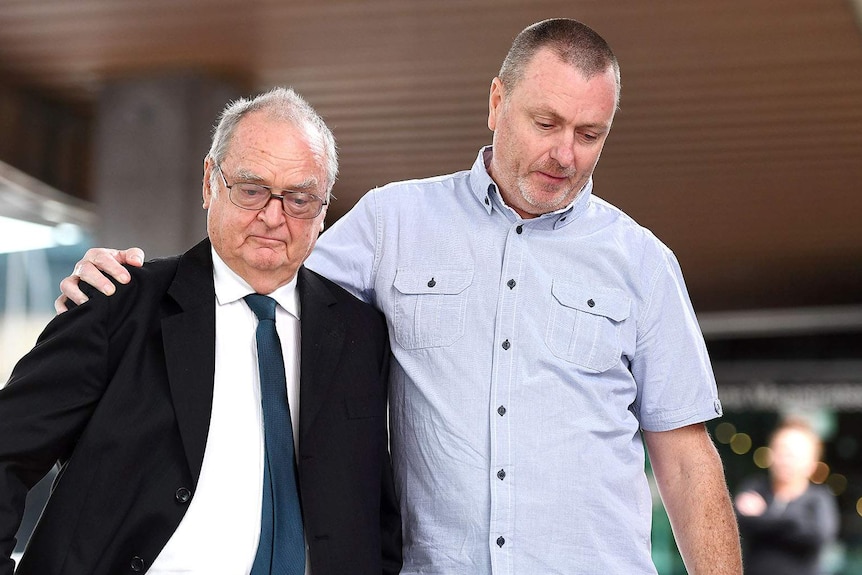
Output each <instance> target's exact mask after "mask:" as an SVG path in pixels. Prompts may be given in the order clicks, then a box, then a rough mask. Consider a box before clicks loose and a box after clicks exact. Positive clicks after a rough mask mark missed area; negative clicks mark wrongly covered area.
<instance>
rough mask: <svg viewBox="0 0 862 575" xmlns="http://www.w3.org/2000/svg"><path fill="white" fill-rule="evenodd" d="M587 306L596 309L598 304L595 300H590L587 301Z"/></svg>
mask: <svg viewBox="0 0 862 575" xmlns="http://www.w3.org/2000/svg"><path fill="white" fill-rule="evenodd" d="M587 305H588V306H590V307H596V302H594V301H593V300H591V299H588V300H587Z"/></svg>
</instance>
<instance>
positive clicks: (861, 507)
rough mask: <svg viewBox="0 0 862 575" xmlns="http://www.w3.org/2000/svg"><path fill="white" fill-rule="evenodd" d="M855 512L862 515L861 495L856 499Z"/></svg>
mask: <svg viewBox="0 0 862 575" xmlns="http://www.w3.org/2000/svg"><path fill="white" fill-rule="evenodd" d="M856 513H858V514H859V516H860V517H862V497H860V498H859V499H857V500H856Z"/></svg>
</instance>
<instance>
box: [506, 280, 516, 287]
mask: <svg viewBox="0 0 862 575" xmlns="http://www.w3.org/2000/svg"><path fill="white" fill-rule="evenodd" d="M506 285H507V286H509V289H513V288H514V287H515V285H516V284H515V280H509V281H507V282H506Z"/></svg>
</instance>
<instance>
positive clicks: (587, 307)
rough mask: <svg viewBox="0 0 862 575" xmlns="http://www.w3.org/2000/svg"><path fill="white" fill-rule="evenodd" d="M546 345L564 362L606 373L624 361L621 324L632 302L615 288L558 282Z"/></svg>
mask: <svg viewBox="0 0 862 575" xmlns="http://www.w3.org/2000/svg"><path fill="white" fill-rule="evenodd" d="M551 295H552V298H551V303H550V311H549V314H548V325H547V329H546V331H545V343H546V345H547V346H548V348H549V349H550V350H551V352H553V354H554V355H555V356H557V357H559V358H560V359H563V360H565V361H569V362H572V363H575V364H577V365H580V366H582V367H586V368H587V369H590V370H592V371H599V372H601V371H606V370H608V369H610V368H611V367H613V366H614V365H616V364H617V363H618V362H619V360H620V354H621V353H622V347H621V343H620V324H621V323H622V322H623V321H624V320H625V319H626V318H628V317H629V313H630V311H631V300H630V299H629V298H628V297H627V296H626V294H625V292H623V291H622V290H618V289H613V288H604V287H594V286H587V285H582V284H575V283H568V282H560V281H556V280H555V281H554V282H553V284H552V286H551Z"/></svg>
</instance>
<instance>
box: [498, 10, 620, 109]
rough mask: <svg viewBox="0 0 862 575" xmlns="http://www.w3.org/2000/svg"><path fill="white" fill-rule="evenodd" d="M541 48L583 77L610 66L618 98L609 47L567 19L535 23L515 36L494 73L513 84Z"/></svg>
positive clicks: (616, 64)
mask: <svg viewBox="0 0 862 575" xmlns="http://www.w3.org/2000/svg"><path fill="white" fill-rule="evenodd" d="M542 48H549V49H551V50H553V51H554V52H555V53H556V54H557V56H559V57H560V60H562V61H563V62H567V63H569V64H571V65H572V66H574V67H575V69H576V70H578V71H579V72H581V74H583V75H584V76H585V77H586V78H587V79H589V78H592V77H593V76H595V75H596V74H601V73H602V72H604V71H605V70H607V69H608V68H612V69H613V72H614V76H615V77H616V81H617V103H619V99H620V65H619V62H617V57H616V56H615V55H614V52H613V50H611V47H610V46H609V45H608V43H607V42H605V40H604V38H602V37H601V36H599V35H598V34H597V33H596V32H595V31H594V30H593V29H592V28H590V27H589V26H587V25H586V24H582V23H580V22H578V21H577V20H571V19H569V18H551V19H549V20H543V21H541V22H536V23H535V24H533V25H531V26H528V27H527V28H525V29H524V30H522V31H521V33H520V34H518V35H517V36H516V37H515V41H514V42H513V43H512V47H511V48H510V49H509V53H508V54H506V59H505V60H503V65H502V67H501V68H500V72H499V74H497V76H498V77H499V78H500V80H501V81H502V82H503V85H504V86H508V87H510V88H511V87H514V86H516V85H517V84H518V82H519V81H520V80H521V78H522V77H523V75H524V70H525V69H526V68H527V65H528V64H529V63H530V60H532V58H533V56H535V54H536V52H538V51H539V50H541V49H542Z"/></svg>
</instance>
